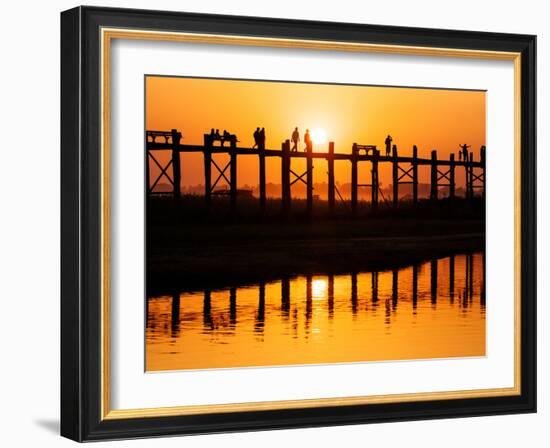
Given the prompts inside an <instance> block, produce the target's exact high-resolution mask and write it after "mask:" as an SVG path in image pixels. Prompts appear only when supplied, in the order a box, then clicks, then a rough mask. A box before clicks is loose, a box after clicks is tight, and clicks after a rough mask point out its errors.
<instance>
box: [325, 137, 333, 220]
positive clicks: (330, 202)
mask: <svg viewBox="0 0 550 448" xmlns="http://www.w3.org/2000/svg"><path fill="white" fill-rule="evenodd" d="M327 165H328V210H329V213H330V214H331V215H334V205H335V197H334V189H335V185H334V142H329V144H328V157H327Z"/></svg>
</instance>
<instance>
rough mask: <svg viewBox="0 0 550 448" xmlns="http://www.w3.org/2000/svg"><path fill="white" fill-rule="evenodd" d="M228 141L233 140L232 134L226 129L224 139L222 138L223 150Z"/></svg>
mask: <svg viewBox="0 0 550 448" xmlns="http://www.w3.org/2000/svg"><path fill="white" fill-rule="evenodd" d="M226 140H227V141H230V140H231V134H230V133H229V132H227V130H226V129H224V130H223V138H222V140H221V141H222V148H223V145H224V144H225V142H226Z"/></svg>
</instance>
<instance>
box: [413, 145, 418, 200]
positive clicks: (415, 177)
mask: <svg viewBox="0 0 550 448" xmlns="http://www.w3.org/2000/svg"><path fill="white" fill-rule="evenodd" d="M417 159H418V148H417V147H416V145H413V155H412V195H413V205H414V206H417V205H418V160H417Z"/></svg>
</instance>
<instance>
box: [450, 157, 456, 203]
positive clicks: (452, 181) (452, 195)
mask: <svg viewBox="0 0 550 448" xmlns="http://www.w3.org/2000/svg"><path fill="white" fill-rule="evenodd" d="M454 198H455V155H454V153H452V154H451V158H450V162H449V199H454Z"/></svg>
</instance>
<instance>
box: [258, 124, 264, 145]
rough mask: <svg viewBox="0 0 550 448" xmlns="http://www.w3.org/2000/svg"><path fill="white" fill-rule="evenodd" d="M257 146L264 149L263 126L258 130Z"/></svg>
mask: <svg viewBox="0 0 550 448" xmlns="http://www.w3.org/2000/svg"><path fill="white" fill-rule="evenodd" d="M258 148H260V149H265V128H262V129H261V130H260V131H259V132H258Z"/></svg>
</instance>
